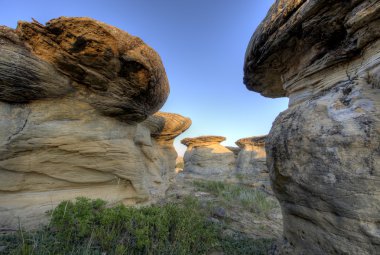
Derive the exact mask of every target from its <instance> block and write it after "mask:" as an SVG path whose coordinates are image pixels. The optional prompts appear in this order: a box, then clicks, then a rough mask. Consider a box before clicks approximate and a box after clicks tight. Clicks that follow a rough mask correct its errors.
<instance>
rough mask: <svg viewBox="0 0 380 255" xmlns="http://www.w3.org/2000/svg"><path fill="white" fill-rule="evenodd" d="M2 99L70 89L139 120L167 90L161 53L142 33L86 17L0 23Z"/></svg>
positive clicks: (162, 99) (19, 99)
mask: <svg viewBox="0 0 380 255" xmlns="http://www.w3.org/2000/svg"><path fill="white" fill-rule="evenodd" d="M0 54H1V58H0V76H1V77H2V79H1V81H0V100H1V101H6V102H11V103H26V102H29V101H31V100H36V99H43V98H56V97H63V96H66V95H71V96H74V95H75V97H77V98H80V99H81V100H84V101H87V102H88V103H89V104H91V105H92V106H93V107H94V108H95V109H97V110H98V111H100V112H101V113H103V114H104V115H107V116H111V117H117V118H118V119H121V120H125V121H137V122H139V121H142V120H144V119H146V118H147V117H148V116H149V115H152V114H153V113H155V112H157V111H158V110H159V109H160V108H161V107H162V105H163V104H164V103H165V101H166V99H167V97H168V94H169V84H168V80H167V77H166V73H165V69H164V66H163V64H162V62H161V59H160V57H159V55H158V54H157V53H156V52H155V51H154V50H153V49H152V48H150V47H149V46H148V45H146V44H145V43H144V42H143V41H142V40H141V39H140V38H138V37H135V36H131V35H130V34H128V33H126V32H124V31H122V30H120V29H118V28H116V27H113V26H110V25H107V24H105V23H102V22H99V21H96V20H93V19H90V18H68V17H60V18H57V19H52V20H50V21H49V22H47V23H46V25H42V24H40V23H38V22H35V21H34V22H31V23H29V22H24V21H22V22H19V23H18V26H17V28H16V29H15V30H13V29H10V28H7V27H0Z"/></svg>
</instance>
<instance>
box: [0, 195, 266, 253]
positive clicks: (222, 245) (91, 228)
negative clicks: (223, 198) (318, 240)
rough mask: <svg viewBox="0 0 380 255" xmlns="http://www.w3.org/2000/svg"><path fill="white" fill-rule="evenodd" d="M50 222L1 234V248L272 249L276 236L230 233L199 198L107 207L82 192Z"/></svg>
mask: <svg viewBox="0 0 380 255" xmlns="http://www.w3.org/2000/svg"><path fill="white" fill-rule="evenodd" d="M50 216H51V221H50V223H49V225H48V226H46V227H45V228H43V229H40V230H38V231H34V232H23V231H21V230H20V231H18V232H17V233H15V234H13V235H5V236H0V246H3V247H6V249H5V250H2V251H0V254H21V255H45V254H46V255H47V254H54V255H56V254H57V255H59V254H62V255H63V254H70V255H82V254H88V255H104V254H107V255H122V254H128V255H129V254H131V255H133V254H139V255H140V254H149V255H151V254H152V255H154V254H165V255H166V254H168V255H170V254H173V255H177V254H178V255H188V254H197V255H198V254H209V253H210V252H211V251H214V250H223V251H224V254H226V255H227V254H266V251H267V250H268V248H269V246H270V244H271V243H272V240H263V241H261V240H252V239H248V238H238V239H236V238H226V237H224V236H223V235H222V234H221V232H222V229H221V227H220V226H217V225H214V224H213V223H211V222H210V221H208V218H207V215H206V214H205V212H204V210H202V209H201V207H200V204H199V202H198V200H196V199H194V198H189V197H188V198H185V199H184V201H183V202H182V204H174V203H168V204H165V205H162V206H158V205H153V206H147V207H142V208H132V207H125V206H123V205H118V206H115V207H112V208H110V207H107V204H106V202H104V201H102V200H90V199H86V198H77V199H76V201H74V202H71V201H65V202H62V203H61V204H59V205H58V206H57V207H56V208H55V209H54V210H53V211H51V212H50Z"/></svg>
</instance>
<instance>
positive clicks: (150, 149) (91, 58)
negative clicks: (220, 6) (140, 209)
mask: <svg viewBox="0 0 380 255" xmlns="http://www.w3.org/2000/svg"><path fill="white" fill-rule="evenodd" d="M53 39H54V40H53ZM89 42H93V43H89ZM0 53H1V54H0V228H13V229H15V228H17V227H18V225H19V224H21V225H22V226H23V227H26V228H34V227H36V226H37V225H39V224H41V223H44V222H46V220H47V219H48V218H47V216H46V215H45V212H46V211H47V210H51V209H54V207H55V206H56V205H57V204H58V203H60V202H61V201H63V200H70V199H74V198H76V197H79V196H85V197H89V198H101V199H105V200H107V201H109V202H111V203H124V204H136V203H151V202H153V201H155V200H157V199H159V198H161V197H162V196H163V195H164V194H165V191H166V189H167V187H168V184H169V180H170V178H172V177H173V175H174V172H175V159H176V157H177V154H176V152H175V150H174V147H173V140H174V138H175V137H176V136H177V135H179V134H181V133H182V132H183V131H185V130H186V129H187V128H188V127H189V126H190V124H191V121H190V120H189V119H188V118H185V117H182V116H180V115H177V114H169V113H157V114H156V115H153V116H152V114H153V113H155V112H156V111H157V110H158V109H159V108H160V107H161V106H162V105H163V103H164V102H165V100H166V98H167V96H168V93H169V86H168V82H167V78H166V74H165V70H164V68H163V65H162V63H161V60H160V58H159V56H158V54H157V53H156V52H154V51H153V49H151V48H150V47H149V46H147V45H146V44H144V43H143V42H142V41H141V40H140V39H139V38H137V37H133V36H131V35H129V34H127V33H126V32H124V31H121V30H119V29H117V28H115V27H111V26H109V25H106V24H104V23H101V22H98V21H95V20H92V19H89V18H59V19H55V20H52V21H50V22H49V23H48V24H47V25H46V26H42V25H40V24H37V23H26V22H21V23H20V24H19V26H18V28H17V29H16V30H12V29H10V28H6V27H0ZM90 53H91V54H90ZM144 120H145V121H144ZM147 123H150V124H149V125H147ZM151 127H155V128H154V129H152V128H151Z"/></svg>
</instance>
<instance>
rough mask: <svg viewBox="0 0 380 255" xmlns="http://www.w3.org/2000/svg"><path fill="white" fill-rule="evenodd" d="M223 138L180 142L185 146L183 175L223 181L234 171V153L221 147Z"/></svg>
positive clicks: (204, 138) (196, 138)
mask: <svg viewBox="0 0 380 255" xmlns="http://www.w3.org/2000/svg"><path fill="white" fill-rule="evenodd" d="M224 140H226V138H225V137H223V136H199V137H195V138H185V139H183V140H182V141H181V143H182V144H184V145H186V146H187V150H186V153H185V155H184V164H185V167H184V173H189V174H193V175H196V176H197V175H198V176H200V177H213V178H216V179H224V178H226V177H227V176H229V175H230V174H232V173H233V171H234V169H235V156H234V153H233V152H232V151H231V150H229V149H227V148H226V147H224V146H223V145H221V144H220V143H221V142H223V141H224Z"/></svg>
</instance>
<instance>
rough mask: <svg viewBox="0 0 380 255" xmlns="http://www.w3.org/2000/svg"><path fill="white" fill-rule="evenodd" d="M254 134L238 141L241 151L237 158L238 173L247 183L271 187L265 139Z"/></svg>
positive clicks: (266, 187)
mask: <svg viewBox="0 0 380 255" xmlns="http://www.w3.org/2000/svg"><path fill="white" fill-rule="evenodd" d="M266 137H267V136H253V137H247V138H242V139H239V140H238V141H236V145H237V146H239V148H240V151H239V154H238V157H237V160H236V173H237V175H238V177H240V178H239V179H241V181H242V182H243V183H245V184H249V185H252V186H255V187H263V188H265V189H270V182H269V174H268V168H267V166H266V153H265V139H266Z"/></svg>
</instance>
